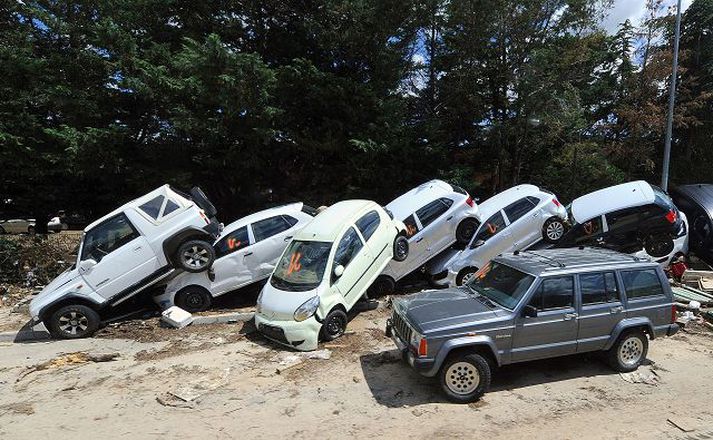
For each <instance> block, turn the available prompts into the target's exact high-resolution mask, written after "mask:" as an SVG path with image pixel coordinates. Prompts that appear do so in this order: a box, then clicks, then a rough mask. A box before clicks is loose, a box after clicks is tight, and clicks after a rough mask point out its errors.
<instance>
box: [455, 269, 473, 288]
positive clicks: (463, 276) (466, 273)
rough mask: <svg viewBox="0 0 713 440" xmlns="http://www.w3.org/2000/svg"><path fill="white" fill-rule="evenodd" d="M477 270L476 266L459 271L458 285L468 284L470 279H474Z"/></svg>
mask: <svg viewBox="0 0 713 440" xmlns="http://www.w3.org/2000/svg"><path fill="white" fill-rule="evenodd" d="M476 272H477V270H476V269H475V268H474V267H466V268H465V269H463V270H461V271H460V273H458V276H457V277H456V285H457V286H464V285H466V284H468V283H469V282H470V280H472V279H473V277H474V276H475V273H476Z"/></svg>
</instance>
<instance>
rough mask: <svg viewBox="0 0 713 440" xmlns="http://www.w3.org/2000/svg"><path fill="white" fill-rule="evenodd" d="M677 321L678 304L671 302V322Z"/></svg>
mask: <svg viewBox="0 0 713 440" xmlns="http://www.w3.org/2000/svg"><path fill="white" fill-rule="evenodd" d="M674 322H676V304H671V324H673V323H674Z"/></svg>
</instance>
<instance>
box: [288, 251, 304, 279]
mask: <svg viewBox="0 0 713 440" xmlns="http://www.w3.org/2000/svg"><path fill="white" fill-rule="evenodd" d="M301 257H302V254H301V253H299V252H297V253H295V254H292V256H291V257H290V267H288V268H287V275H289V274H291V273H292V272H299V271H300V269H302V265H301V264H300V258H301Z"/></svg>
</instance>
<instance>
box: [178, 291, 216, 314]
mask: <svg viewBox="0 0 713 440" xmlns="http://www.w3.org/2000/svg"><path fill="white" fill-rule="evenodd" d="M175 303H176V305H177V306H178V307H180V308H182V309H183V310H185V311H187V312H189V313H197V312H204V311H206V310H208V309H209V308H210V304H211V296H210V294H209V293H208V292H207V291H206V290H205V289H203V288H202V287H196V286H189V287H186V288H184V289H183V290H181V291H180V292H178V293H177V294H176V300H175Z"/></svg>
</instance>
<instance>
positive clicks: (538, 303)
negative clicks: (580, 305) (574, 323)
mask: <svg viewBox="0 0 713 440" xmlns="http://www.w3.org/2000/svg"><path fill="white" fill-rule="evenodd" d="M530 305H531V306H533V307H535V308H537V310H553V309H562V308H567V307H573V306H574V278H573V277H571V276H566V277H554V278H545V279H543V280H542V283H540V287H539V288H538V289H537V293H535V296H533V297H532V299H531V300H530Z"/></svg>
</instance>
